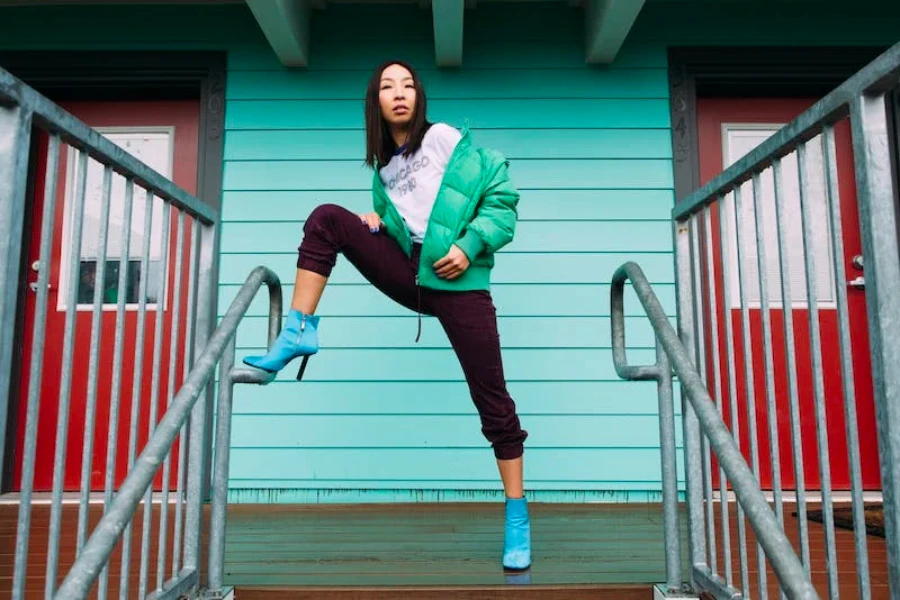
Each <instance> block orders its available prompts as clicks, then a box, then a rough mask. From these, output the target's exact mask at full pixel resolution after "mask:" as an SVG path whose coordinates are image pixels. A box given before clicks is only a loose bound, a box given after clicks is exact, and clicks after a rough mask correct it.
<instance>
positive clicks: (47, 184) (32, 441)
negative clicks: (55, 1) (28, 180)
mask: <svg viewBox="0 0 900 600" xmlns="http://www.w3.org/2000/svg"><path fill="white" fill-rule="evenodd" d="M59 147H60V142H59V136H58V135H52V136H50V143H49V145H48V148H47V171H46V174H45V175H44V207H43V210H42V211H41V242H40V244H41V245H40V251H39V254H38V278H37V289H36V290H35V293H36V294H37V301H36V306H35V309H34V325H33V327H32V331H31V362H30V363H29V365H28V366H29V370H28V373H29V375H28V401H27V402H28V404H27V405H26V408H25V441H24V443H23V446H22V452H23V456H22V480H21V484H20V488H21V502H20V503H19V518H18V523H17V524H16V558H15V566H14V568H13V586H12V597H13V599H14V600H21V599H22V598H24V597H25V574H26V567H27V564H28V542H29V534H30V533H31V509H32V506H31V498H32V493H33V491H34V462H35V452H36V450H37V431H38V417H39V414H40V401H41V380H42V376H43V374H44V368H43V365H44V345H45V339H44V336H45V332H46V325H45V323H46V321H47V297H48V296H49V295H50V255H51V254H52V252H53V222H54V220H55V216H56V199H57V198H56V178H57V174H58V172H59Z"/></svg>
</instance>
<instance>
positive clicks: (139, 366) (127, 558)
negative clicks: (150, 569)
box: [119, 191, 153, 600]
mask: <svg viewBox="0 0 900 600" xmlns="http://www.w3.org/2000/svg"><path fill="white" fill-rule="evenodd" d="M144 202H145V204H144V244H143V249H142V251H141V271H140V279H139V283H138V311H137V336H136V341H135V348H134V373H133V376H132V386H131V417H130V424H129V428H128V431H129V433H128V470H129V471H130V470H131V467H132V466H133V465H134V460H135V456H136V454H137V442H138V426H139V424H140V416H141V397H142V393H141V391H142V390H143V387H142V386H143V375H144V337H145V331H146V323H147V283H148V282H147V280H148V271H149V268H150V242H151V240H152V239H153V235H152V232H153V194H152V193H150V192H149V191H147V192H146V194H145V196H144ZM144 510H148V507H147V506H144ZM133 522H134V519H133V518H132V519H131V520H130V521H128V523H127V524H126V525H125V532H124V534H123V536H122V571H121V573H122V575H121V578H122V579H121V581H122V583H121V587H120V589H119V600H128V587H129V582H130V580H131V577H130V575H131V571H130V562H131V528H132V524H133ZM141 570H142V571H143V569H141Z"/></svg>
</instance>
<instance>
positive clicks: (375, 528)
mask: <svg viewBox="0 0 900 600" xmlns="http://www.w3.org/2000/svg"><path fill="white" fill-rule="evenodd" d="M732 507H733V505H732ZM786 508H788V507H787V506H786ZM811 508H812V507H811ZM158 510H159V505H158V504H157V505H154V512H155V513H158ZM101 511H102V506H100V505H92V506H91V524H92V525H93V524H94V523H96V521H97V520H98V519H99V517H100V514H101ZM173 512H174V507H173V506H170V507H169V525H170V527H171V526H172V521H173V516H174V515H173ZM205 512H206V515H207V518H208V507H207V510H206V511H205ZM716 512H718V509H717V511H716ZM77 513H78V507H77V505H66V506H65V509H64V512H63V537H62V540H61V544H60V547H61V550H62V552H61V565H60V566H61V568H60V576H62V575H64V574H65V572H66V570H67V569H68V566H69V565H71V562H72V560H73V558H74V548H75V534H76V526H77ZM786 514H787V515H790V511H789V510H786ZM17 515H18V505H17V504H13V503H7V504H0V600H5V599H6V598H10V597H11V585H12V574H13V573H12V567H13V558H14V554H15V547H16V536H15V534H16V519H17ZM531 515H532V536H533V546H534V548H533V552H534V556H533V559H534V564H533V566H532V568H531V570H530V572H529V573H528V575H527V576H525V577H523V576H510V575H507V574H504V572H503V570H502V569H501V568H500V564H499V561H500V554H501V551H502V543H503V529H502V525H503V505H502V504H501V503H490V504H487V503H458V504H424V503H423V504H402V505H395V504H366V505H327V504H325V505H232V506H230V507H229V510H228V523H227V533H226V567H225V581H226V583H227V584H229V585H231V586H234V587H235V588H236V589H237V590H238V591H239V592H240V597H241V598H242V600H246V599H248V598H249V599H251V600H252V599H253V598H263V597H264V598H270V599H277V598H297V599H302V598H314V597H322V598H326V597H327V598H329V599H335V600H337V599H339V598H340V599H349V598H367V599H370V600H372V599H380V598H388V597H390V598H412V597H415V598H420V599H423V600H424V599H428V598H438V597H446V594H447V592H448V591H449V589H450V588H453V589H455V590H457V591H463V590H465V589H467V591H466V592H465V595H464V596H461V597H465V598H470V599H476V598H502V597H512V596H508V593H509V592H513V591H514V590H516V591H515V593H514V596H515V597H516V598H522V599H528V598H532V597H534V598H538V597H540V598H541V599H550V598H573V599H574V598H579V597H585V598H587V597H592V598H602V597H606V596H605V595H604V594H603V590H609V591H612V590H615V591H616V595H615V596H614V597H616V598H650V597H651V594H650V586H651V585H652V584H654V583H658V582H662V581H664V579H665V572H664V546H663V536H662V512H661V508H660V506H659V505H654V504H586V505H585V504H580V505H576V504H571V505H568V504H562V505H559V504H539V503H535V504H532V505H531ZM788 519H789V523H788V527H787V530H788V533H789V537H791V538H792V541H794V542H795V543H796V533H795V532H796V531H797V522H796V519H795V518H794V517H791V516H788ZM730 520H731V523H730V530H731V538H732V544H733V548H734V549H735V554H734V557H733V559H734V567H735V568H734V570H735V582H736V583H737V584H738V585H740V575H739V571H737V566H738V565H737V560H738V559H737V553H736V549H737V521H736V518H735V515H734V510H733V508H732V510H731V515H730ZM153 522H154V525H155V524H156V523H157V522H158V514H155V515H154V518H153ZM48 524H49V508H48V507H47V506H46V505H36V506H35V507H34V513H33V521H32V542H31V544H29V561H28V562H29V568H28V584H27V590H28V593H27V594H26V597H27V598H37V597H43V581H44V572H45V567H46V565H45V561H46V551H47V528H48ZM682 529H683V530H684V520H683V519H682ZM717 529H718V531H719V534H720V535H719V537H720V536H721V529H720V528H718V527H717ZM156 531H157V530H156V528H155V527H154V529H153V535H152V536H151V540H152V542H153V543H152V544H151V551H150V554H151V565H152V567H151V581H152V582H153V583H155V573H156V556H157V548H156V546H157V544H156V540H157V535H156ZM207 531H208V530H207ZM749 531H750V530H749V527H748V532H749ZM809 531H810V544H811V547H812V560H813V569H812V571H813V578H814V582H815V584H816V586H817V588H818V589H819V591H820V595H821V596H822V597H827V596H828V590H827V580H826V574H825V572H824V565H825V563H824V561H825V558H824V529H823V527H822V525H821V524H820V523H816V522H810V523H809ZM171 534H172V532H171V530H170V534H169V536H168V541H167V546H169V548H168V554H169V559H171V543H172V536H171ZM749 541H750V543H749V544H748V545H749V548H748V553H749V557H750V564H751V567H750V575H751V588H752V596H753V597H758V596H757V593H756V592H757V590H756V589H755V588H756V583H755V581H756V575H755V572H756V566H755V565H756V562H755V547H754V543H753V539H752V534H751V538H750V540H749ZM867 541H868V547H869V562H870V570H871V574H872V577H871V585H872V591H873V598H888V597H889V589H888V584H887V558H886V551H885V544H884V540H883V539H882V538H879V537H874V536H868V537H867ZM837 542H838V546H837V548H838V558H839V563H840V565H841V569H840V571H841V575H840V584H841V590H840V597H842V598H854V597H857V594H856V587H855V586H856V575H855V554H854V550H853V534H852V532H850V531H846V530H842V529H838V530H837ZM139 544H140V535H139V533H138V535H137V536H136V537H135V538H134V541H133V548H134V550H133V551H132V559H131V569H130V577H131V583H130V587H131V590H132V591H133V590H134V589H135V588H136V585H137V577H138V569H139V558H138V549H139ZM718 548H719V551H720V552H719V554H720V557H719V564H720V565H721V564H722V558H723V557H722V556H721V548H722V546H721V537H720V541H719V544H718ZM118 555H119V552H118V551H117V552H116V553H115V554H114V556H113V562H112V566H113V573H116V574H117V573H118V572H119V564H120V562H119V556H118ZM686 555H687V545H686V543H685V544H684V547H683V561H682V566H683V568H684V569H687V556H686ZM206 558H207V554H206V549H205V548H204V552H203V563H202V569H201V571H205V570H206V569H205V566H206ZM167 562H168V561H167ZM169 572H171V565H167V573H169ZM774 581H775V579H774V574H772V573H771V571H770V577H769V587H770V588H772V591H774V585H773V584H774ZM110 582H111V585H110V592H111V594H110V597H118V585H117V584H116V581H115V578H111V581H110ZM504 590H506V592H508V593H504V592H503V591H504ZM326 592H327V593H326ZM410 594H412V595H410ZM93 597H96V594H94V595H93ZM455 597H460V596H455ZM610 597H613V596H610ZM770 597H773V596H770ZM774 597H777V596H774Z"/></svg>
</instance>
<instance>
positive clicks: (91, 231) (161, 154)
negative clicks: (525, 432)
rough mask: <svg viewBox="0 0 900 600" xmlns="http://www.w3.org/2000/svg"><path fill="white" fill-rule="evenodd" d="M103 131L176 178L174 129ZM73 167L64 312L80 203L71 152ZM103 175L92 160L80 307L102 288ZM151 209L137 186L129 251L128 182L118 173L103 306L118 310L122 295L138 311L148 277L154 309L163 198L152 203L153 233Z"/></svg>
mask: <svg viewBox="0 0 900 600" xmlns="http://www.w3.org/2000/svg"><path fill="white" fill-rule="evenodd" d="M98 131H100V133H102V134H103V135H104V137H106V138H108V139H109V140H111V141H112V142H114V143H115V144H117V145H119V146H120V147H122V148H123V149H125V150H126V151H128V152H129V153H130V154H132V155H133V156H134V157H135V158H137V159H138V160H140V161H141V162H143V163H145V164H147V165H148V166H149V167H150V168H152V169H153V170H155V171H157V172H158V173H159V174H161V175H163V176H164V177H166V178H169V179H171V177H172V157H173V145H172V144H173V133H174V132H173V131H172V129H171V128H160V127H155V128H105V129H104V128H98ZM67 165H68V169H67V180H66V192H65V202H66V205H65V206H66V216H65V232H64V237H63V248H62V257H61V258H62V262H61V267H62V268H61V270H60V292H61V293H60V294H59V304H60V308H64V306H65V299H66V297H67V284H68V282H67V279H68V265H69V262H68V261H69V260H70V257H71V252H70V248H71V246H72V244H71V243H69V240H71V239H72V238H71V230H72V221H73V216H74V215H72V214H71V210H70V208H71V206H72V203H73V202H74V199H75V185H76V181H75V178H76V171H77V152H76V151H75V150H74V149H70V150H69V156H68V162H67ZM103 171H104V167H103V165H101V164H100V163H98V162H96V161H94V160H91V159H89V160H88V172H87V185H86V191H85V202H84V221H83V224H82V237H81V252H80V257H79V258H80V261H79V262H80V264H79V275H80V278H79V281H78V293H77V297H78V308H79V309H90V308H91V307H92V306H93V302H94V290H95V288H96V286H97V284H98V281H97V271H98V268H97V267H98V260H99V255H100V228H101V225H102V223H101V214H100V213H101V203H102V199H103ZM146 206H147V199H146V191H145V190H144V189H143V188H140V187H137V186H135V187H134V194H133V203H132V214H131V240H130V243H129V247H128V248H127V254H126V248H124V240H123V238H122V235H121V233H122V221H123V219H124V217H125V214H124V213H125V179H124V178H123V177H122V176H120V175H118V174H116V173H113V176H112V190H111V195H110V210H109V225H108V234H107V252H106V268H105V273H104V276H103V302H104V308H105V309H115V305H116V303H117V302H118V298H119V294H120V293H125V300H126V302H127V303H128V305H134V306H130V307H131V308H135V307H136V305H137V303H138V300H139V297H138V296H139V288H140V282H141V278H142V277H144V276H146V277H147V303H148V304H149V305H155V304H156V303H157V302H158V301H159V298H157V288H158V285H159V277H160V270H161V267H162V258H163V250H164V249H163V248H162V234H163V227H162V217H163V202H162V200H160V199H158V198H154V199H153V206H152V213H153V217H152V231H150V230H148V227H147V225H148V223H146V222H145V218H144V217H145V214H146V213H145V211H146ZM147 236H150V255H149V262H148V265H147V273H146V274H143V273H141V256H142V253H143V249H144V243H145V241H146V240H147ZM123 254H126V256H125V257H126V258H127V260H128V273H127V280H126V289H125V290H119V289H118V287H119V260H120V258H121V257H122V256H123Z"/></svg>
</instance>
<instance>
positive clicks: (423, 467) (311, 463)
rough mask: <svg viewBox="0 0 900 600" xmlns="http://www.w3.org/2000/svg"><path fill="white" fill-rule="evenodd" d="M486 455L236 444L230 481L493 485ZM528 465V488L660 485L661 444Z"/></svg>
mask: <svg viewBox="0 0 900 600" xmlns="http://www.w3.org/2000/svg"><path fill="white" fill-rule="evenodd" d="M262 426H263V427H268V425H262ZM473 426H475V427H477V426H478V424H477V422H476V423H473ZM484 455H485V450H484V449H483V448H452V449H444V448H433V449H425V448H421V447H419V448H415V449H409V448H365V449H354V448H297V449H295V448H278V449H269V448H246V449H244V448H237V449H235V450H234V451H233V453H232V455H231V464H232V475H231V478H230V482H231V486H232V487H237V488H240V487H250V488H262V487H271V488H285V487H296V488H304V487H311V486H310V485H309V484H310V482H316V483H317V485H316V486H315V487H319V488H351V489H353V488H368V489H394V488H403V487H407V486H408V487H412V488H413V489H457V490H467V489H485V488H487V489H496V487H497V467H496V465H495V464H494V461H493V460H491V459H489V458H488V457H485V456H484ZM486 458H488V459H487V460H486ZM526 464H527V467H526V468H527V473H528V482H529V483H528V487H529V488H530V489H545V490H546V489H552V490H559V489H563V490H566V489H585V490H608V489H613V490H615V489H635V490H647V489H653V488H658V487H659V484H660V475H659V449H658V448H602V449H598V448H535V449H534V450H531V451H529V453H528V462H527V463H526ZM400 468H402V469H403V471H402V472H401V471H400V470H399V469H400ZM398 475H402V477H401V478H399V479H397V476H398ZM679 476H681V473H680V472H679Z"/></svg>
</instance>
